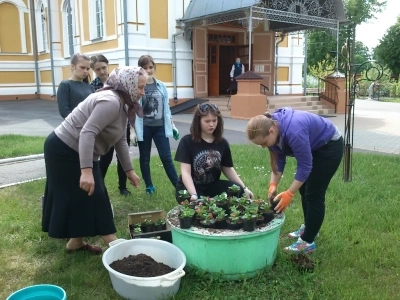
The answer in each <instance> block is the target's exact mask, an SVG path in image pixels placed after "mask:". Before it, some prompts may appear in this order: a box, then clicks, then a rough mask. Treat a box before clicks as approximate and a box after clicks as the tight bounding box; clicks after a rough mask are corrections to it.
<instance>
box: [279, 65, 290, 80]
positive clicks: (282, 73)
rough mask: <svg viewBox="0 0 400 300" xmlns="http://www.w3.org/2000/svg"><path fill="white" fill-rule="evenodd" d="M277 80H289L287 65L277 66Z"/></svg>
mask: <svg viewBox="0 0 400 300" xmlns="http://www.w3.org/2000/svg"><path fill="white" fill-rule="evenodd" d="M278 81H289V67H278Z"/></svg>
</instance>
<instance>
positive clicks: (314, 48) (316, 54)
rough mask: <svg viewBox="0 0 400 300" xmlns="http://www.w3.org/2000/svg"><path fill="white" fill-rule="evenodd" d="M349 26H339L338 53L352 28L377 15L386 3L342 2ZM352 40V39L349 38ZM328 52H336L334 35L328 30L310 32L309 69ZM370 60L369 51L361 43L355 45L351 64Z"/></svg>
mask: <svg viewBox="0 0 400 300" xmlns="http://www.w3.org/2000/svg"><path fill="white" fill-rule="evenodd" d="M344 6H345V9H346V12H347V18H348V19H349V20H350V23H349V24H346V25H342V26H340V30H339V51H341V48H342V47H343V45H345V43H346V40H347V38H349V33H350V31H351V29H352V27H354V26H357V25H359V24H361V23H363V22H366V21H368V20H370V19H372V18H374V15H375V14H376V13H379V12H381V11H382V10H383V8H384V7H385V6H386V1H381V0H344ZM350 38H352V37H350ZM330 51H336V35H334V34H332V32H330V31H329V30H320V31H314V32H311V33H310V34H309V35H308V51H307V57H308V58H307V62H308V63H307V65H308V69H310V67H312V66H314V67H317V66H318V62H321V61H322V60H324V59H325V55H326V54H327V53H328V52H330ZM369 58H370V55H369V49H368V48H367V47H366V46H365V45H363V44H362V43H361V42H356V44H355V56H354V62H353V63H361V62H362V61H363V60H364V61H365V60H368V59H369Z"/></svg>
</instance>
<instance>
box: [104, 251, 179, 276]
mask: <svg viewBox="0 0 400 300" xmlns="http://www.w3.org/2000/svg"><path fill="white" fill-rule="evenodd" d="M110 267H111V268H112V269H114V270H115V271H117V272H119V273H122V274H125V275H129V276H134V277H156V276H161V275H165V274H168V273H171V272H173V271H175V270H176V269H174V268H171V267H169V266H167V265H166V264H163V263H159V262H156V261H155V260H154V259H153V258H151V257H150V256H148V255H146V254H138V255H129V256H128V257H124V258H123V259H119V260H116V261H114V262H112V263H111V264H110Z"/></svg>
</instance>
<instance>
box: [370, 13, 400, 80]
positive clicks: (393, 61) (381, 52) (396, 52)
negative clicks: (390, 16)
mask: <svg viewBox="0 0 400 300" xmlns="http://www.w3.org/2000/svg"><path fill="white" fill-rule="evenodd" d="M374 56H375V57H376V58H377V60H378V61H380V62H382V64H384V65H385V66H386V67H387V68H388V69H389V70H390V71H391V72H392V77H393V78H396V79H397V78H398V77H399V74H400V60H399V57H400V16H399V17H398V18H397V22H396V24H394V25H392V26H390V27H389V29H388V30H387V31H386V34H385V35H384V36H383V37H382V39H380V40H379V44H378V46H377V47H376V48H375V51H374Z"/></svg>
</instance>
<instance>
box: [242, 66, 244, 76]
mask: <svg viewBox="0 0 400 300" xmlns="http://www.w3.org/2000/svg"><path fill="white" fill-rule="evenodd" d="M243 73H244V64H242V74H243Z"/></svg>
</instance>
